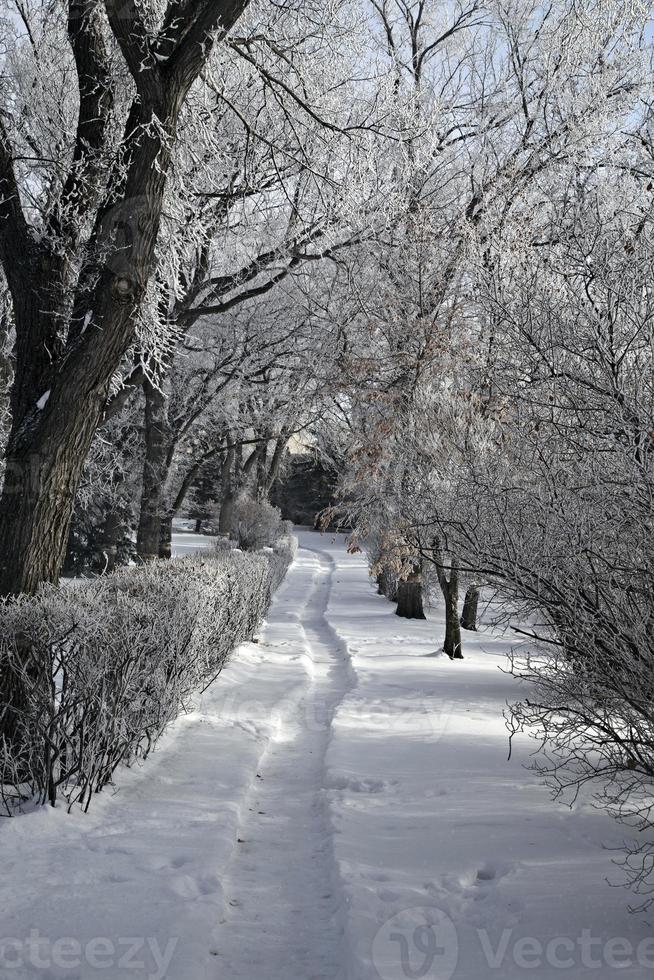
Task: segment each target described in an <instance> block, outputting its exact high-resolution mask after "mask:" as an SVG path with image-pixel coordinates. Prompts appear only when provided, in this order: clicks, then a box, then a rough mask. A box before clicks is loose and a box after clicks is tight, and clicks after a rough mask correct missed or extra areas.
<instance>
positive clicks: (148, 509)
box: [136, 380, 170, 561]
mask: <svg viewBox="0 0 654 980" xmlns="http://www.w3.org/2000/svg"><path fill="white" fill-rule="evenodd" d="M143 392H144V395H145V461H144V464H143V488H142V491H141V511H140V514H139V526H138V532H137V536H136V551H137V554H138V556H139V558H141V559H142V560H143V561H152V560H154V559H155V558H158V557H159V554H160V549H161V537H162V535H161V527H162V521H163V520H164V515H165V507H166V502H165V496H164V495H165V485H166V479H167V476H168V448H169V443H170V427H169V424H168V413H167V399H166V396H165V395H164V394H163V393H162V392H161V391H159V390H158V389H157V388H155V387H154V385H153V384H152V383H151V382H150V381H148V380H146V381H144V383H143Z"/></svg>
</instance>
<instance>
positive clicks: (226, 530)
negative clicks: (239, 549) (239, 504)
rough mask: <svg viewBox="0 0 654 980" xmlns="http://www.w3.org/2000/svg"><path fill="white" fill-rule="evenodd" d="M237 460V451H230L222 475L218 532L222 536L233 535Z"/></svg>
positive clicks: (232, 449)
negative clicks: (234, 470)
mask: <svg viewBox="0 0 654 980" xmlns="http://www.w3.org/2000/svg"><path fill="white" fill-rule="evenodd" d="M235 460H236V449H235V448H233V447H232V448H231V449H228V450H227V452H226V453H225V458H224V460H223V465H222V469H221V473H220V517H219V518H218V531H219V532H220V534H231V532H232V521H233V516H234V497H235V494H234V474H233V469H234V463H235Z"/></svg>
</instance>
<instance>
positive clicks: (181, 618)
mask: <svg viewBox="0 0 654 980" xmlns="http://www.w3.org/2000/svg"><path fill="white" fill-rule="evenodd" d="M294 544H295V542H294V541H293V540H292V539H287V538H284V539H281V540H280V541H279V542H278V543H276V545H275V548H274V550H273V551H272V552H270V553H266V554H256V555H243V554H240V553H237V554H230V553H222V554H219V553H218V552H216V553H214V554H212V555H210V556H208V557H204V556H203V557H188V558H183V559H180V560H178V561H173V562H169V561H168V562H153V563H150V564H148V565H143V566H140V567H137V568H129V569H124V570H121V571H119V572H117V573H116V574H114V575H110V576H107V577H104V578H99V579H96V580H94V581H92V582H89V583H85V584H76V585H75V586H74V587H72V588H55V587H53V586H47V587H44V588H42V589H41V591H40V592H39V593H38V595H36V596H34V597H19V598H16V599H9V600H7V601H5V602H4V603H3V604H2V605H1V606H0V631H1V636H2V639H0V672H1V673H2V675H3V679H4V680H5V681H6V683H5V684H4V685H3V690H9V691H14V692H15V691H19V692H20V697H19V698H18V699H14V700H13V704H14V705H15V704H16V703H19V704H20V709H16V708H15V707H13V708H12V709H11V711H12V714H13V717H10V718H9V719H7V718H5V719H4V720H5V721H7V720H9V722H10V724H9V725H5V728H4V730H6V731H12V733H13V737H12V738H11V744H9V741H7V742H5V743H4V744H3V745H2V746H0V784H1V785H2V787H3V793H4V802H5V806H6V807H7V809H11V808H12V807H13V806H15V805H16V804H17V803H19V802H20V801H21V800H24V799H33V800H36V801H37V802H39V803H45V802H50V803H51V804H53V805H54V803H55V802H56V801H57V800H58V799H60V798H62V799H64V800H65V802H66V803H67V804H68V805H69V806H72V805H73V804H75V803H79V804H80V805H82V806H83V807H84V808H85V809H88V807H89V805H90V802H91V800H92V798H93V794H94V793H97V792H99V791H100V790H101V789H102V787H103V786H105V785H106V784H107V783H109V782H110V781H111V779H112V776H113V774H114V772H115V770H116V768H117V767H118V766H119V765H120V764H121V763H123V762H125V763H130V762H134V761H136V760H142V759H145V758H146V757H147V755H148V754H149V752H150V751H151V749H152V748H153V747H154V745H155V744H156V742H157V740H158V738H159V737H160V736H161V734H162V732H163V731H164V730H165V728H166V726H167V725H168V724H169V723H170V722H171V721H173V720H174V718H175V717H176V716H177V715H178V714H179V713H180V711H183V710H185V709H187V708H188V707H189V705H190V703H191V701H192V697H193V695H194V694H195V693H196V692H198V691H200V690H202V689H204V688H205V687H206V686H207V685H208V684H210V683H211V681H212V680H214V679H215V678H216V676H217V675H218V674H219V673H220V671H221V670H222V668H223V666H224V664H225V662H226V660H227V658H228V656H229V654H230V652H231V650H232V649H233V648H234V646H235V645H237V644H238V643H241V642H243V641H245V640H248V639H251V637H252V636H253V634H254V633H255V631H256V630H257V629H258V627H259V625H260V623H261V620H262V619H263V616H264V615H265V612H266V610H267V608H268V605H269V602H270V598H271V596H272V593H273V591H274V589H275V588H276V587H277V586H278V585H279V583H280V582H281V580H282V579H283V577H284V574H285V572H286V569H287V568H288V565H289V564H290V562H291V561H292V557H293V554H294ZM9 711H10V709H9V707H8V705H7V704H6V703H5V704H2V705H0V712H2V713H7V712H9Z"/></svg>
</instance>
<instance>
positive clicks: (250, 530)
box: [234, 497, 286, 551]
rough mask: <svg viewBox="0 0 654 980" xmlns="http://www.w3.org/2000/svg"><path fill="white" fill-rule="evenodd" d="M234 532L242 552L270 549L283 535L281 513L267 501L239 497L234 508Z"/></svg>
mask: <svg viewBox="0 0 654 980" xmlns="http://www.w3.org/2000/svg"><path fill="white" fill-rule="evenodd" d="M284 523H286V522H284ZM234 531H235V532H236V535H237V537H238V544H239V548H242V549H243V550H244V551H258V550H259V549H260V548H265V547H271V546H272V545H273V544H274V542H275V541H276V540H277V538H278V537H279V535H280V534H281V533H283V527H282V514H281V511H280V510H279V508H278V507H273V506H272V504H269V503H268V502H267V501H264V500H261V501H259V500H253V499H252V498H251V497H241V498H240V499H239V500H237V502H236V505H235V507H234Z"/></svg>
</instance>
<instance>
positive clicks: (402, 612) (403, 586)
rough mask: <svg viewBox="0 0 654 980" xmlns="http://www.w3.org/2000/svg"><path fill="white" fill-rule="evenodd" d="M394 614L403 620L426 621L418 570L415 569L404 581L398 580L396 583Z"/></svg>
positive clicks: (420, 577)
mask: <svg viewBox="0 0 654 980" xmlns="http://www.w3.org/2000/svg"><path fill="white" fill-rule="evenodd" d="M395 614H396V615H397V616H402V617H404V619H426V616H425V612H424V609H423V608H422V575H421V573H420V569H416V570H415V571H413V572H411V573H410V575H408V576H407V578H406V579H400V581H399V582H398V586H397V609H396V610H395Z"/></svg>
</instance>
